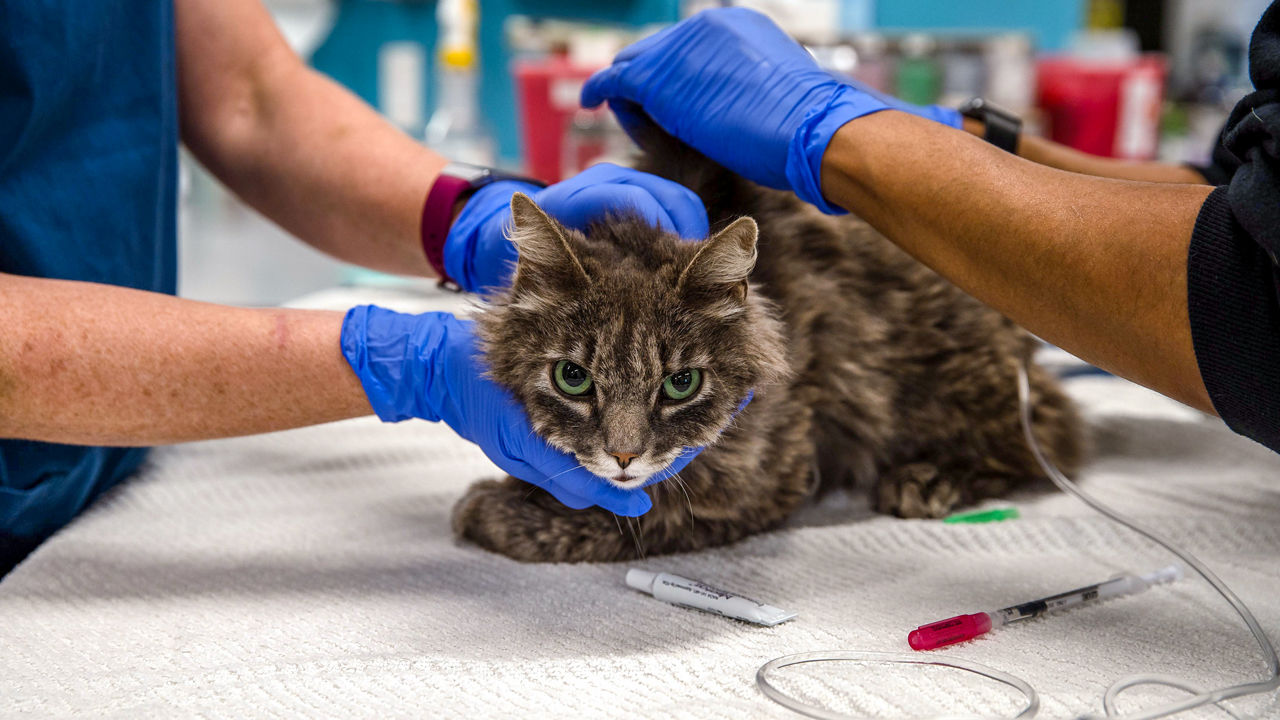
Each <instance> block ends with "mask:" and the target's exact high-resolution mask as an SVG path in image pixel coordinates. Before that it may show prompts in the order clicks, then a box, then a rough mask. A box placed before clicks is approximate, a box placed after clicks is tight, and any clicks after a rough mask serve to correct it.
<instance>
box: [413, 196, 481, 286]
mask: <svg viewBox="0 0 1280 720" xmlns="http://www.w3.org/2000/svg"><path fill="white" fill-rule="evenodd" d="M471 189H472V185H471V182H470V181H468V180H466V179H464V178H460V177H455V176H453V175H447V174H441V175H439V176H438V177H437V178H436V181H435V183H434V184H432V186H431V190H430V191H428V192H427V201H426V203H424V204H423V206H422V252H423V253H424V254H426V256H427V262H429V263H431V267H433V268H435V271H436V274H437V275H439V276H440V279H441V280H442V281H444V282H453V279H452V278H450V277H449V273H447V272H445V269H444V241H445V238H447V237H448V236H449V227H450V226H451V225H452V224H453V207H454V205H455V204H457V202H458V198H459V197H461V196H462V194H463V193H465V192H467V191H469V190H471Z"/></svg>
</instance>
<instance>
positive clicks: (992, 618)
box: [907, 565, 1182, 650]
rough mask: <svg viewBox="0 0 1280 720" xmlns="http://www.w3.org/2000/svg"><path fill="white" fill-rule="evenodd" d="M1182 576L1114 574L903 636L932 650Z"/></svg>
mask: <svg viewBox="0 0 1280 720" xmlns="http://www.w3.org/2000/svg"><path fill="white" fill-rule="evenodd" d="M1181 578H1182V568H1181V567H1180V566H1178V565H1170V566H1169V567H1166V568H1162V569H1160V570H1157V571H1155V572H1152V573H1147V574H1146V575H1130V574H1125V575H1118V576H1116V577H1114V578H1112V579H1110V580H1107V581H1105V582H1100V583H1098V584H1097V585H1086V586H1085V587H1082V588H1076V589H1075V590H1068V591H1067V592H1064V593H1058V594H1057V595H1050V596H1049V597H1047V598H1041V599H1039V600H1032V601H1031V602H1025V603H1022V604H1020V605H1012V606H1010V607H1007V608H1004V609H1003V610H992V611H990V612H980V613H972V614H970V615H957V616H955V617H953V618H948V619H946V620H939V621H938V622H935V623H929V624H928V625H921V626H920V627H918V628H916V629H915V630H912V631H911V633H910V634H908V635H907V643H908V644H909V645H911V649H912V650H935V649H937V648H940V647H943V646H945V645H954V644H955V643H958V642H964V641H965V640H972V639H973V638H976V637H978V636H979V635H984V634H986V633H988V632H990V631H991V629H992V628H998V627H1004V626H1005V625H1008V624H1009V623H1014V622H1020V621H1022V620H1030V619H1031V618H1034V617H1040V616H1041V615H1044V614H1045V613H1050V612H1057V611H1059V610H1066V609H1067V608H1073V607H1077V606H1079V605H1085V604H1088V603H1093V602H1097V601H1099V600H1106V599H1108V598H1113V597H1120V596H1121V595H1131V594H1133V593H1138V592H1142V591H1143V590H1146V589H1147V588H1149V587H1151V586H1152V585H1159V584H1161V583H1168V582H1174V581H1175V580H1179V579H1181Z"/></svg>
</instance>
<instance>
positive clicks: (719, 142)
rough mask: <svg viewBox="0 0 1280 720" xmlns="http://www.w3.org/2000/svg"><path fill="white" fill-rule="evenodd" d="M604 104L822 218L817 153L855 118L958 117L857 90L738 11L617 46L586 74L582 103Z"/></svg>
mask: <svg viewBox="0 0 1280 720" xmlns="http://www.w3.org/2000/svg"><path fill="white" fill-rule="evenodd" d="M605 100H608V101H609V107H610V108H612V109H613V111H614V113H615V114H616V115H617V116H618V120H619V121H620V122H621V123H622V126H623V127H624V128H627V129H628V132H630V131H631V130H632V129H634V128H636V127H637V124H638V123H639V122H640V115H639V113H640V112H641V111H643V112H644V113H647V114H648V115H649V117H650V118H652V119H653V121H654V122H656V123H657V124H658V125H659V126H661V127H662V129H664V130H666V131H667V132H669V133H671V134H672V135H674V136H675V137H677V138H679V139H680V140H683V141H684V142H686V143H688V144H689V145H691V146H693V147H694V148H695V149H697V150H699V151H701V152H702V153H703V154H705V155H706V156H707V157H710V158H711V159H712V160H715V161H716V162H718V163H720V164H721V165H724V166H725V167H727V168H729V169H730V170H733V171H734V172H736V173H738V174H739V175H742V176H743V177H745V178H747V179H749V180H754V181H755V182H758V183H760V184H762V185H767V186H769V187H773V188H778V189H780V190H787V189H789V190H792V191H794V192H795V193H796V195H798V196H800V198H801V199H802V200H805V201H806V202H809V203H812V204H814V205H816V206H818V207H819V208H820V209H822V211H823V212H826V213H832V214H839V213H842V212H843V210H840V209H839V208H836V207H834V206H832V205H830V204H829V203H827V201H826V200H825V199H824V198H823V197H822V190H821V187H820V184H819V178H820V171H821V165H822V155H823V153H824V152H826V149H827V144H828V143H830V142H831V138H832V136H833V135H835V132H836V130H838V129H840V127H841V126H842V125H844V124H845V123H847V122H849V121H850V120H853V119H855V118H859V117H862V116H864V115H869V114H871V113H874V112H877V111H880V110H887V109H899V110H907V111H908V112H916V114H918V115H923V116H924V117H929V118H930V119H936V120H939V121H941V122H945V123H946V124H948V125H953V126H955V125H956V124H957V123H958V120H959V116H958V115H956V116H955V117H952V116H951V115H950V114H949V113H947V112H939V111H942V110H944V109H943V108H937V109H936V110H934V109H931V108H918V110H919V112H917V111H916V110H913V109H912V108H916V106H908V105H907V104H906V103H903V102H901V101H899V100H896V99H893V100H890V99H888V98H885V97H883V96H881V95H879V94H878V93H875V94H872V93H868V92H865V91H863V90H860V89H859V88H857V87H855V86H854V85H852V84H850V83H848V82H845V81H844V79H843V78H842V79H837V78H836V77H835V76H833V75H832V74H830V73H828V72H827V71H825V70H823V69H821V68H819V67H818V64H817V62H815V61H814V59H813V57H812V56H811V55H810V54H809V53H808V51H806V50H805V49H804V48H803V47H801V45H800V44H799V43H797V42H796V41H795V40H792V39H791V38H790V37H788V36H787V34H786V33H784V32H782V30H781V29H779V28H778V26H777V25H774V24H773V22H772V21H771V20H769V19H768V18H767V17H765V16H764V15H761V14H760V13H758V12H755V11H754V10H747V9H745V8H718V9H713V10H704V11H703V12H700V13H698V14H697V15H694V16H693V17H691V18H689V19H687V20H684V21H683V22H680V23H678V24H676V25H673V26H671V27H669V28H666V29H665V30H663V31H661V32H659V33H656V34H654V35H650V36H649V37H647V38H644V39H642V40H640V41H639V42H637V43H635V44H633V45H631V46H629V47H627V48H625V49H623V51H622V52H620V53H618V56H617V57H616V58H614V61H613V64H612V65H611V66H609V67H607V68H605V69H603V70H601V71H599V72H597V73H596V74H595V75H592V76H591V78H590V79H589V80H587V83H586V85H584V86H583V88H582V104H583V105H584V106H585V107H595V106H597V105H599V104H600V103H601V102H603V101H605Z"/></svg>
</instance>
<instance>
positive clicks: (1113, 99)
mask: <svg viewBox="0 0 1280 720" xmlns="http://www.w3.org/2000/svg"><path fill="white" fill-rule="evenodd" d="M1166 72H1167V63H1166V61H1165V58H1164V56H1163V55H1159V54H1154V53H1152V54H1146V55H1141V56H1139V57H1138V58H1137V59H1135V60H1133V61H1131V62H1098V61H1086V60H1077V59H1073V58H1054V57H1051V58H1045V59H1042V60H1040V61H1039V62H1038V63H1037V65H1036V85H1037V97H1036V104H1037V105H1038V106H1039V107H1040V108H1041V109H1042V110H1044V112H1045V115H1046V117H1047V119H1048V125H1049V127H1048V130H1049V137H1050V138H1052V139H1053V140H1054V141H1055V142H1059V143H1062V144H1063V145H1068V146H1070V147H1073V148H1075V149H1077V150H1082V151H1084V152H1087V153H1091V154H1094V155H1102V156H1104V157H1114V158H1124V159H1129V160H1150V159H1153V158H1154V157H1155V156H1156V151H1157V150H1158V149H1159V141H1160V104H1161V101H1162V100H1163V96H1164V80H1165V74H1166Z"/></svg>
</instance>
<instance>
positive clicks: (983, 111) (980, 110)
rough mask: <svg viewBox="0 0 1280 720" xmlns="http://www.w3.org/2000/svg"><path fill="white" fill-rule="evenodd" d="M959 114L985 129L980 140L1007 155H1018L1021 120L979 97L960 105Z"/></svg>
mask: <svg viewBox="0 0 1280 720" xmlns="http://www.w3.org/2000/svg"><path fill="white" fill-rule="evenodd" d="M959 110H960V114H961V115H963V116H965V117H967V118H973V119H974V120H977V121H979V122H981V123H982V125H983V127H985V128H986V130H985V131H983V134H982V139H983V140H986V141H987V142H989V143H991V144H992V145H995V146H996V147H998V148H1000V149H1001V150H1004V151H1005V152H1007V153H1013V154H1015V155H1016V154H1017V153H1018V135H1019V134H1020V133H1021V132H1022V118H1020V117H1018V116H1017V115H1014V114H1013V113H1011V112H1009V111H1008V110H1005V109H1004V108H1002V107H1000V106H999V105H996V104H994V103H991V102H988V101H986V100H983V99H982V98H980V97H976V98H973V99H971V100H969V101H968V102H966V103H965V104H963V105H961V106H960V108H959Z"/></svg>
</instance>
